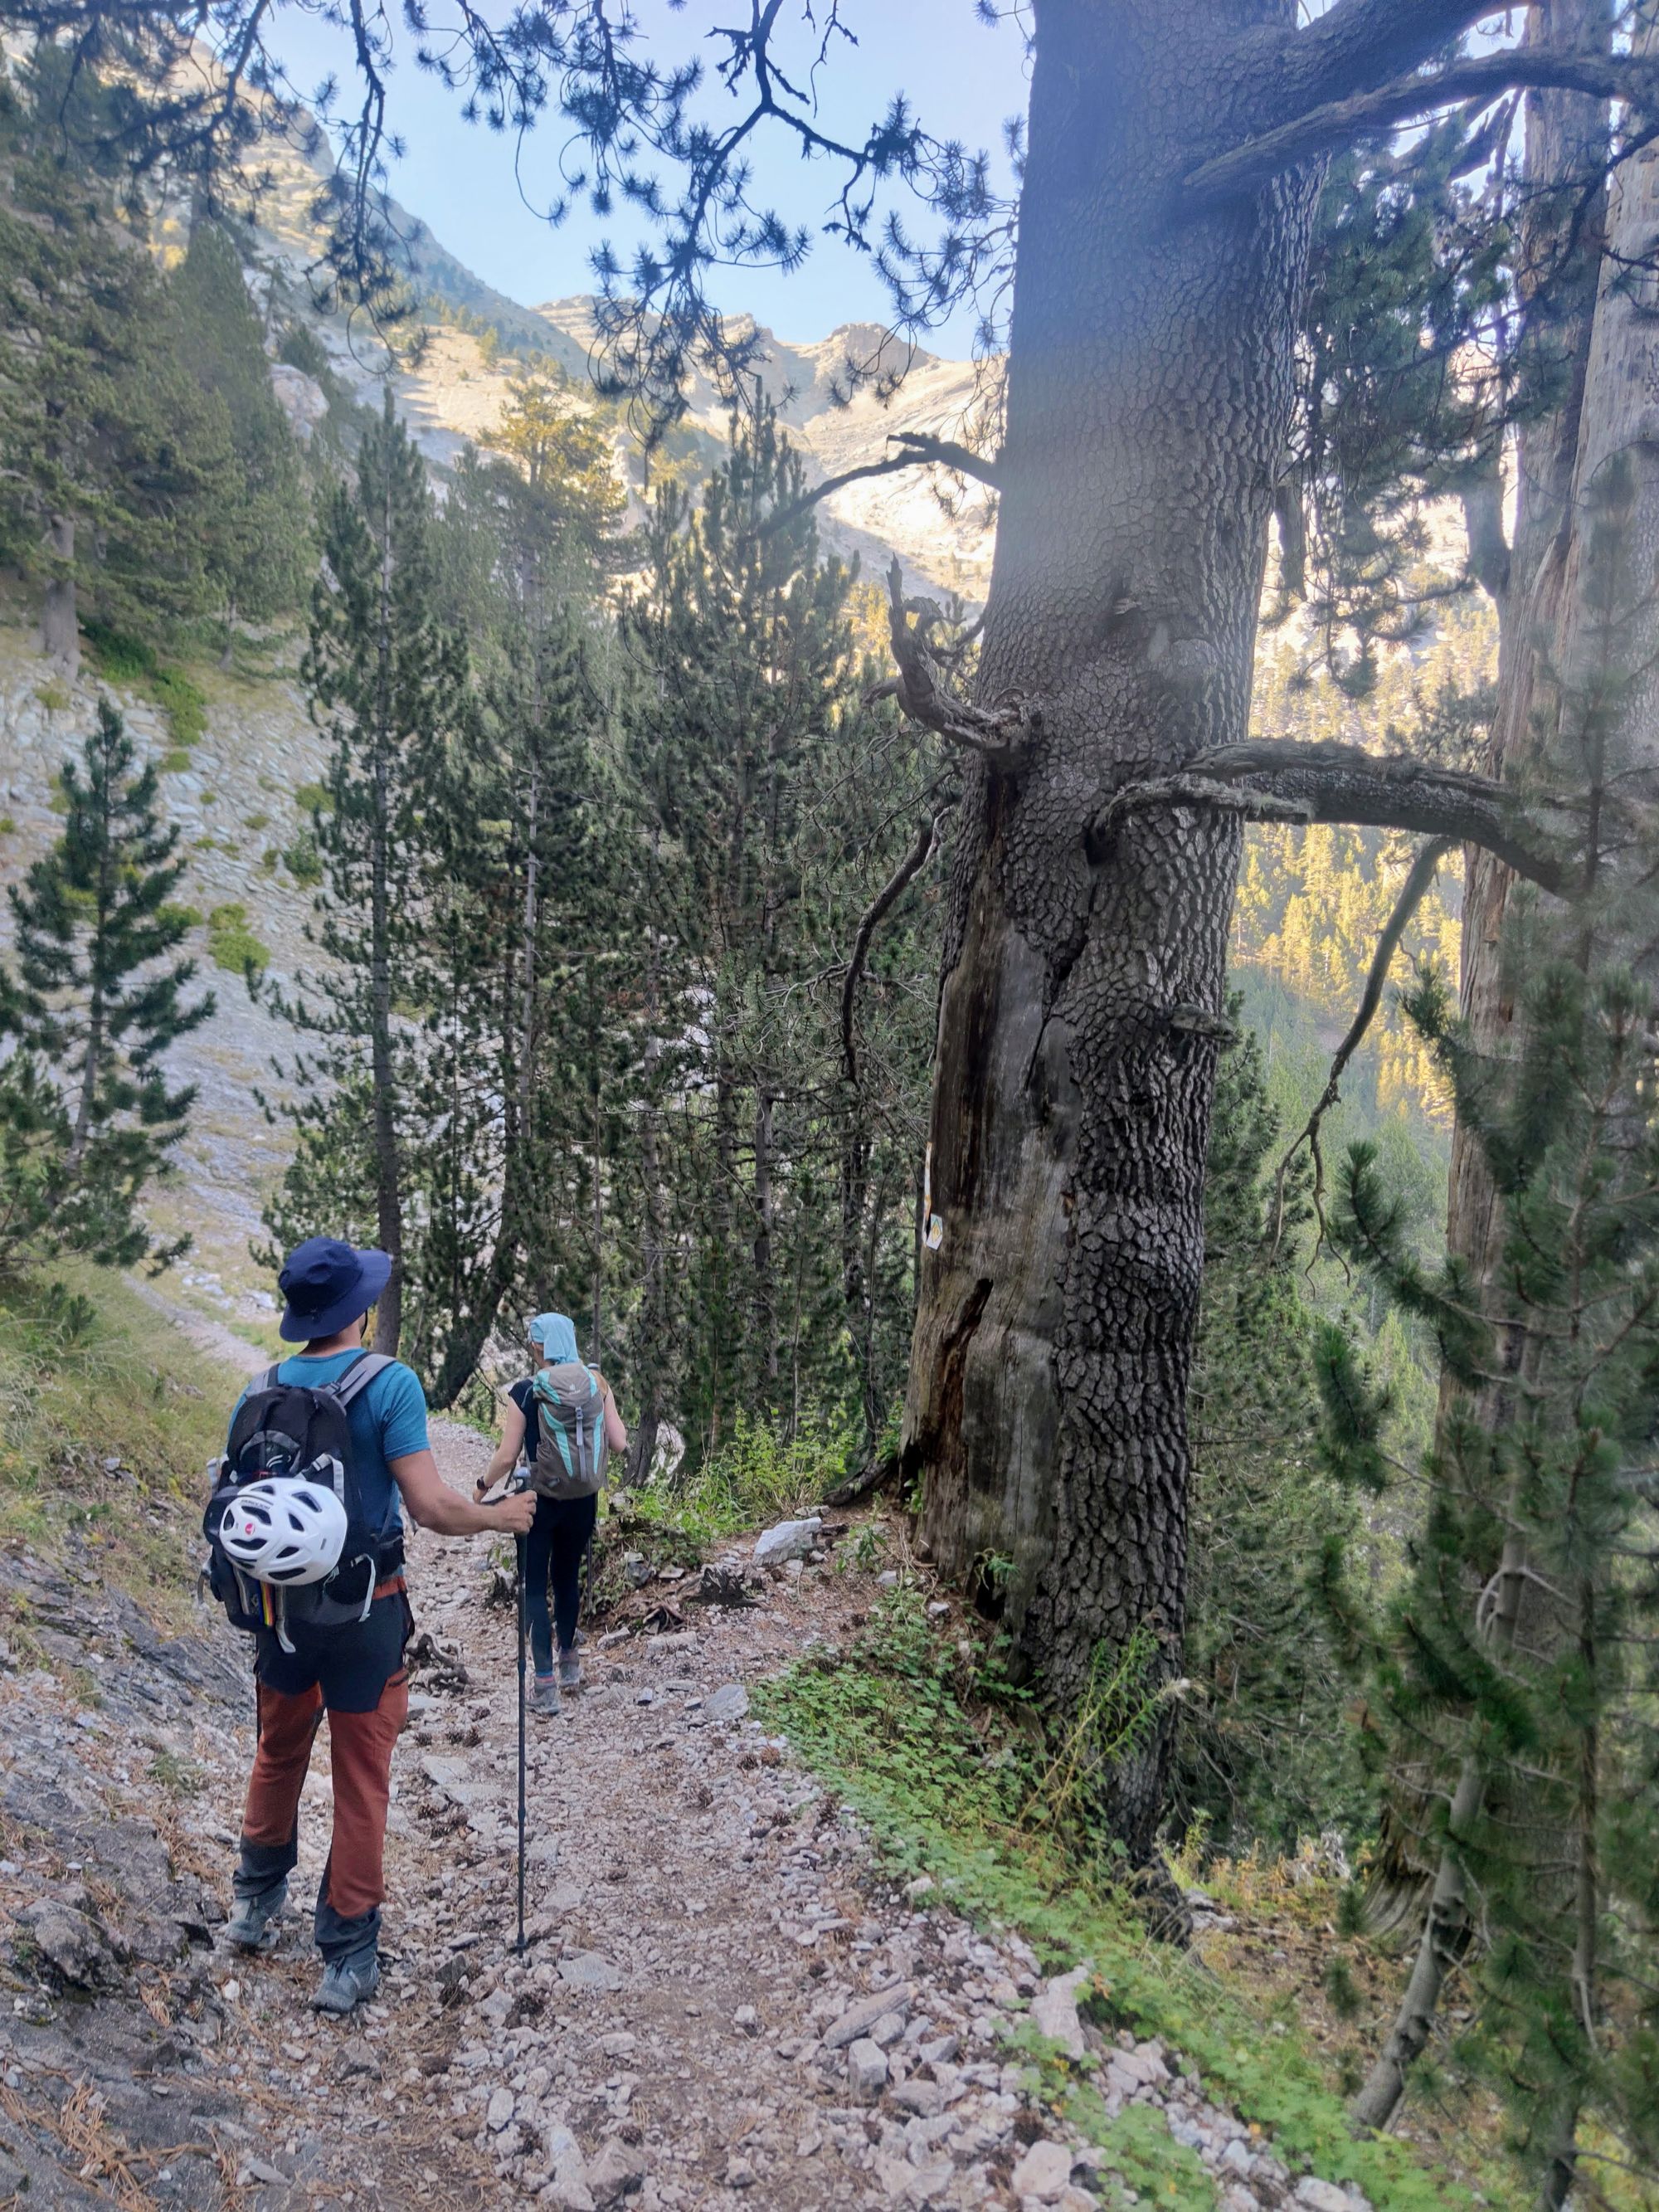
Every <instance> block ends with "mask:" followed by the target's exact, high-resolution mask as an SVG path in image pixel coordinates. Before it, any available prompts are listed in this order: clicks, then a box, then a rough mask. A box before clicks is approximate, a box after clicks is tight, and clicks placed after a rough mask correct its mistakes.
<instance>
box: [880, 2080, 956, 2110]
mask: <svg viewBox="0 0 1659 2212" xmlns="http://www.w3.org/2000/svg"><path fill="white" fill-rule="evenodd" d="M891 2095H892V2100H893V2102H894V2103H895V2104H896V2105H897V2106H901V2107H902V2109H903V2110H904V2111H905V2112H914V2113H915V2117H916V2118H918V2119H919V2120H932V2119H936V2118H938V2116H939V2113H940V2112H942V2111H943V2110H944V2109H945V2092H944V2090H943V2089H941V2088H940V2087H939V2083H938V2082H937V2081H923V2080H922V2079H921V2075H917V2076H916V2077H915V2080H913V2081H900V2082H897V2083H896V2084H895V2085H894V2087H893V2089H892V2091H891Z"/></svg>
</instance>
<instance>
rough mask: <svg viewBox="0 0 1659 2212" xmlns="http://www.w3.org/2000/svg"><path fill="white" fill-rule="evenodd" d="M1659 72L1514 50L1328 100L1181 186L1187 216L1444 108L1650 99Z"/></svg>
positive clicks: (1639, 65)
mask: <svg viewBox="0 0 1659 2212" xmlns="http://www.w3.org/2000/svg"><path fill="white" fill-rule="evenodd" d="M1656 85H1659V73H1656V70H1655V69H1654V67H1653V65H1652V64H1650V63H1647V62H1643V61H1639V60H1637V59H1634V58H1632V57H1631V56H1629V55H1607V54H1593V53H1583V52H1575V51H1572V50H1570V49H1568V48H1565V47H1557V46H1512V47H1505V48H1504V49H1503V50H1502V51H1501V52H1498V53H1492V54H1473V55H1470V56H1468V57H1467V58H1464V59H1462V60H1461V61H1455V62H1451V63H1449V64H1447V66H1446V67H1445V68H1444V69H1441V70H1430V71H1428V72H1426V73H1425V74H1423V75H1420V76H1418V75H1413V76H1405V77H1400V78H1396V79H1395V82H1393V83H1391V84H1385V85H1381V86H1378V87H1376V88H1374V89H1372V90H1370V91H1368V92H1361V93H1354V94H1350V95H1349V97H1348V98H1346V99H1345V100H1330V101H1327V102H1325V103H1324V104H1322V105H1321V106H1316V107H1310V108H1309V109H1307V110H1305V111H1304V112H1303V113H1301V114H1299V115H1297V116H1295V117H1293V118H1291V119H1290V120H1289V121H1287V122H1285V123H1281V124H1280V125H1279V126H1278V127H1277V128H1276V129H1275V130H1272V131H1264V132H1263V133H1262V134H1261V137H1257V138H1250V139H1247V140H1246V141H1245V143H1243V145H1242V146H1235V147H1234V148H1232V149H1231V151H1230V152H1228V153H1225V154H1218V155H1216V157H1215V158H1214V160H1213V161H1206V162H1204V163H1203V164H1202V166H1201V167H1199V168H1196V169H1194V170H1193V172H1192V173H1191V174H1190V175H1189V176H1188V178H1187V179H1185V182H1184V185H1183V186H1182V200H1183V203H1184V204H1185V206H1186V207H1187V208H1188V210H1194V211H1195V210H1198V209H1200V208H1203V207H1208V206H1213V205H1214V204H1215V203H1216V202H1217V201H1218V200H1227V199H1234V198H1237V197H1240V196H1241V195H1243V194H1245V193H1249V192H1253V191H1257V190H1259V189H1260V187H1261V185H1265V184H1266V183H1267V181H1268V179H1270V178H1272V177H1274V176H1277V175H1278V173H1279V171H1280V170H1281V169H1288V168H1290V167H1293V166H1294V164H1295V163H1297V162H1298V161H1307V160H1308V159H1309V158H1310V156H1311V155H1316V154H1325V153H1329V152H1330V151H1331V150H1332V149H1334V148H1336V147H1339V146H1347V145H1352V143H1353V142H1354V140H1355V139H1357V138H1364V137H1369V136H1370V135H1371V134H1373V133H1374V132H1376V131H1385V130H1390V129H1392V128H1393V127H1394V126H1395V125H1397V124H1401V123H1408V122H1410V121H1412V120H1413V118H1416V117H1418V116H1421V115H1426V114H1428V113H1430V112H1431V111H1432V110H1434V109H1436V108H1439V107H1453V106H1463V105H1466V104H1467V105H1470V106H1485V105H1486V103H1487V102H1488V101H1489V100H1497V99H1498V98H1499V97H1501V95H1502V94H1504V93H1505V92H1513V91H1515V90H1517V89H1527V90H1534V91H1535V90H1539V89H1541V88H1550V89H1553V90H1558V91H1563V92H1582V93H1584V94H1588V95H1589V97H1590V98H1592V99H1595V100H1632V101H1638V102H1639V101H1647V100H1651V98H1652V97H1653V94H1654V92H1655V90H1656Z"/></svg>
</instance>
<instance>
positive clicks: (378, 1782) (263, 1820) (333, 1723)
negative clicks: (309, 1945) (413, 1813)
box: [235, 1598, 409, 1959]
mask: <svg viewBox="0 0 1659 2212" xmlns="http://www.w3.org/2000/svg"><path fill="white" fill-rule="evenodd" d="M399 1602H400V1603H401V1598H400V1599H399ZM375 1610H376V1611H377V1612H378V1611H379V1610H380V1608H379V1607H378V1606H377V1607H376V1608H375ZM398 1662H399V1663H398V1665H397V1666H396V1668H395V1670H394V1671H392V1673H390V1674H387V1675H386V1677H385V1679H384V1680H383V1682H382V1684H381V1686H380V1693H379V1698H378V1700H377V1702H376V1703H375V1704H374V1705H372V1706H370V1707H369V1709H368V1711H350V1710H349V1709H348V1710H344V1711H343V1710H342V1707H341V1704H339V1703H337V1702H336V1700H335V1697H334V1695H332V1694H331V1693H330V1684H329V1683H328V1681H327V1680H321V1681H313V1682H311V1683H310V1684H309V1685H308V1686H306V1687H304V1688H300V1689H293V1690H289V1689H276V1688H273V1687H272V1686H271V1685H270V1683H269V1682H268V1681H266V1680H263V1679H262V1680H260V1682H259V1684H258V1710H259V1742H258V1750H257V1751H256V1752H255V1753H254V1758H253V1771H252V1775H251V1776H250V1777H249V1778H248V1786H247V1804H246V1808H245V1810H244V1812H243V1815H242V1838H241V1856H240V1864H239V1866H238V1868H237V1871H236V1880H235V1890H236V1894H237V1895H238V1896H239V1897H250V1896H252V1897H259V1896H264V1895H265V1894H266V1893H269V1892H270V1891H271V1890H273V1889H275V1888H276V1887H277V1885H278V1884H279V1883H283V1882H286V1881H287V1880H288V1877H289V1875H290V1874H291V1873H292V1871H293V1869H294V1866H295V1862H296V1860H297V1859H298V1857H299V1849H300V1793H301V1790H303V1789H304V1787H305V1780H306V1775H307V1771H308V1770H309V1768H310V1765H311V1751H312V1746H313V1743H314V1741H316V1735H317V1730H318V1729H319V1726H320V1725H321V1723H322V1718H323V1714H324V1711H325V1710H326V1711H327V1714H328V1735H329V1754H330V1766H331V1771H332V1775H333V1782H334V1833H333V1836H332V1838H331V1842H330V1845H329V1854H328V1863H327V1865H326V1867H325V1869H324V1872H323V1879H322V1881H321V1883H320V1885H319V1888H318V1892H317V1911H316V1923H315V1924H316V1936H317V1946H318V1948H319V1950H320V1951H321V1952H322V1953H323V1954H324V1956H325V1958H329V1959H343V1958H349V1957H351V1956H353V1955H354V1954H356V1953H357V1952H359V1951H361V1950H363V1949H365V1948H368V1946H369V1945H370V1944H372V1943H374V1942H375V1941H376V1940H377V1938H378V1936H379V1934H380V1904H381V1900H382V1899H384V1897H385V1895H386V1878H385V1873H384V1862H385V1856H386V1808H387V1805H388V1803H389V1802H390V1799H391V1795H392V1751H393V1748H394V1747H395V1746H396V1744H397V1741H398V1734H399V1731H400V1730H401V1729H402V1728H403V1725H404V1722H405V1720H406V1719H407V1718H408V1717H409V1676H408V1673H407V1671H406V1670H405V1668H404V1667H403V1665H402V1663H401V1652H400V1651H399V1653H398ZM358 1679H359V1680H361V1679H362V1678H361V1675H360V1676H359V1678H358ZM372 1693H373V1692H372V1689H371V1692H370V1694H372ZM343 1702H344V1703H345V1705H347V1707H348V1708H349V1706H350V1705H353V1704H356V1703H357V1702H358V1699H357V1698H356V1697H353V1696H350V1695H349V1694H348V1695H346V1697H345V1698H344V1700H343Z"/></svg>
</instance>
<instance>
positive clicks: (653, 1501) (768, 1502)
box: [629, 1413, 852, 1543]
mask: <svg viewBox="0 0 1659 2212" xmlns="http://www.w3.org/2000/svg"><path fill="white" fill-rule="evenodd" d="M851 1445H852V1437H851V1432H850V1431H848V1430H846V1429H844V1428H841V1427H832V1428H825V1429H813V1430H804V1431H799V1432H798V1433H797V1434H796V1435H795V1436H793V1437H787V1438H786V1437H782V1436H781V1435H780V1434H779V1433H778V1431H776V1430H775V1429H772V1428H769V1426H768V1425H767V1424H766V1423H765V1422H764V1421H755V1420H750V1419H749V1418H748V1416H747V1415H746V1414H744V1413H739V1414H738V1417H737V1420H736V1423H735V1425H734V1426H733V1429H732V1436H731V1438H730V1440H729V1442H727V1443H725V1444H722V1445H721V1447H720V1449H719V1450H718V1451H716V1452H712V1453H710V1455H709V1456H708V1458H707V1459H706V1460H704V1462H702V1466H701V1467H700V1468H698V1469H697V1471H696V1474H694V1475H692V1476H691V1478H690V1480H689V1481H684V1482H676V1483H672V1484H670V1483H647V1484H646V1485H645V1486H643V1487H642V1488H641V1489H639V1490H636V1491H635V1492H632V1493H631V1495H630V1498H629V1506H630V1510H632V1511H633V1512H634V1513H635V1514H636V1515H637V1516H639V1518H640V1519H641V1520H642V1521H653V1522H659V1524H660V1525H661V1526H663V1527H664V1528H671V1529H673V1530H675V1531H676V1532H677V1533H678V1534H682V1535H686V1536H690V1537H692V1538H694V1539H696V1541H700V1542H704V1543H712V1542H714V1541H718V1540H719V1539H720V1537H723V1536H729V1535H732V1534H734V1533H735V1532H736V1531H737V1530H738V1529H739V1528H753V1527H754V1526H755V1524H756V1523H757V1522H763V1521H781V1520H786V1519H787V1518H789V1517H791V1516H793V1515H795V1514H798V1513H801V1512H804V1511H805V1510H806V1509H807V1508H808V1507H810V1506H811V1505H814V1504H817V1501H818V1500H819V1499H820V1498H822V1497H823V1493H824V1492H825V1491H826V1490H827V1489H829V1488H830V1487H831V1486H833V1485H834V1484H836V1482H838V1481H840V1480H841V1479H842V1476H843V1475H844V1474H845V1473H846V1470H847V1465H848V1454H849V1451H850V1449H851Z"/></svg>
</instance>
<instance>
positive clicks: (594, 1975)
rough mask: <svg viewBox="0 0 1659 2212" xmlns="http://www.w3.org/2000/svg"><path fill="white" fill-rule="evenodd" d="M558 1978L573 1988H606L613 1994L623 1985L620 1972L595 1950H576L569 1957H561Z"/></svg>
mask: <svg viewBox="0 0 1659 2212" xmlns="http://www.w3.org/2000/svg"><path fill="white" fill-rule="evenodd" d="M559 1978H560V1980H561V1981H562V1982H568V1984H569V1985H570V1987H571V1988H572V1989H573V1990H611V1992H612V1993H613V1994H614V1992H615V1991H616V1990H619V1989H620V1988H621V1987H622V1985H623V1978H622V1976H621V1974H620V1973H619V1972H617V1969H616V1967H615V1966H612V1965H611V1961H610V1960H609V1959H604V1958H601V1957H600V1955H599V1953H598V1952H597V1951H578V1952H576V1953H575V1954H574V1956H572V1957H571V1958H568V1959H561V1960H560V1961H559Z"/></svg>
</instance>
